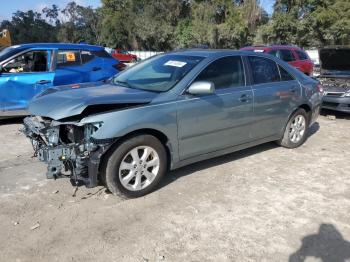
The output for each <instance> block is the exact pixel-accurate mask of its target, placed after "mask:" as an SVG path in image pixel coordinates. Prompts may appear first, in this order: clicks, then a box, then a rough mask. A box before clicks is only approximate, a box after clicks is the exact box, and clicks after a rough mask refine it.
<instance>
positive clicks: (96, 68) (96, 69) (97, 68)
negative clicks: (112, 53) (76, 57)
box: [92, 66, 102, 71]
mask: <svg viewBox="0 0 350 262" xmlns="http://www.w3.org/2000/svg"><path fill="white" fill-rule="evenodd" d="M101 69H102V68H101V67H97V66H95V67H93V68H92V71H99V70H101Z"/></svg>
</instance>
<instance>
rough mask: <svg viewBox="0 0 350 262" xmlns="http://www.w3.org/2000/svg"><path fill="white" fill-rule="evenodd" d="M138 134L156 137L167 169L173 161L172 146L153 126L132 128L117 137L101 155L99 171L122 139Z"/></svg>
mask: <svg viewBox="0 0 350 262" xmlns="http://www.w3.org/2000/svg"><path fill="white" fill-rule="evenodd" d="M139 135H152V136H154V137H155V138H157V139H158V140H159V141H160V142H161V143H162V144H163V146H164V148H165V151H166V154H167V169H168V170H169V169H170V168H171V165H172V163H173V150H174V148H173V146H172V145H171V143H170V139H169V138H168V137H167V136H166V135H165V134H164V133H163V132H161V131H159V130H157V129H153V128H142V129H137V130H133V131H131V132H129V133H126V134H124V135H123V136H121V137H118V138H117V139H116V140H115V141H114V142H113V144H112V145H111V146H110V147H109V148H108V150H107V151H106V152H105V153H104V154H103V155H102V156H101V159H100V165H99V171H100V172H101V171H102V170H103V168H104V167H105V165H106V162H107V159H108V157H109V156H110V155H111V154H112V153H113V152H114V150H115V149H116V148H117V147H118V146H119V145H120V144H121V143H123V142H124V141H126V140H128V139H129V138H131V137H135V136H139Z"/></svg>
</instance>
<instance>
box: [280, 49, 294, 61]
mask: <svg viewBox="0 0 350 262" xmlns="http://www.w3.org/2000/svg"><path fill="white" fill-rule="evenodd" d="M277 57H279V58H280V59H282V60H283V61H286V62H291V61H295V58H294V55H293V53H292V51H290V50H287V49H281V50H278V52H277Z"/></svg>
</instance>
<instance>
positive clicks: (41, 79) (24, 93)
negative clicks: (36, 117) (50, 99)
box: [0, 50, 54, 116]
mask: <svg viewBox="0 0 350 262" xmlns="http://www.w3.org/2000/svg"><path fill="white" fill-rule="evenodd" d="M51 58H52V51H50V50H29V51H27V52H24V53H21V54H20V55H18V56H16V57H14V58H13V59H11V60H10V61H7V62H5V63H4V64H3V67H2V72H1V75H0V100H1V101H2V105H3V113H2V114H4V115H6V116H10V115H24V114H26V110H27V107H28V104H29V102H30V100H31V99H32V98H33V97H34V96H35V95H37V94H39V93H40V92H42V91H43V90H45V89H46V88H48V87H50V86H52V85H53V78H54V72H52V71H51Z"/></svg>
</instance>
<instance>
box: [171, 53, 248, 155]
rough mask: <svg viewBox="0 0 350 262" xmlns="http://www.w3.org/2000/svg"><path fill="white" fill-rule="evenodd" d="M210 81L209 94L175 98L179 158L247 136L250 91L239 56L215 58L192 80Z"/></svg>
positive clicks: (216, 148) (243, 141)
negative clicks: (212, 88)
mask: <svg viewBox="0 0 350 262" xmlns="http://www.w3.org/2000/svg"><path fill="white" fill-rule="evenodd" d="M196 81H211V82H213V83H214V85H215V88H216V91H215V93H214V94H210V95H202V96H201V95H197V96H193V95H190V94H187V93H185V94H183V95H181V96H180V97H179V100H178V110H177V112H178V137H179V153H180V158H181V160H183V159H187V158H191V157H194V156H198V155H201V154H205V153H209V152H213V151H216V150H220V149H225V148H229V147H232V146H234V145H238V144H243V143H245V142H248V141H250V140H251V124H252V121H253V93H252V90H251V87H250V86H247V85H246V81H245V76H244V67H243V63H242V59H241V57H240V56H229V57H223V58H219V59H217V60H216V61H214V62H212V63H211V64H209V65H208V66H207V67H206V68H205V69H204V70H203V71H202V72H201V73H200V74H199V75H198V76H197V78H196V79H195V80H194V82H196Z"/></svg>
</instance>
